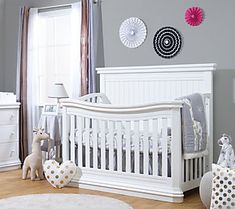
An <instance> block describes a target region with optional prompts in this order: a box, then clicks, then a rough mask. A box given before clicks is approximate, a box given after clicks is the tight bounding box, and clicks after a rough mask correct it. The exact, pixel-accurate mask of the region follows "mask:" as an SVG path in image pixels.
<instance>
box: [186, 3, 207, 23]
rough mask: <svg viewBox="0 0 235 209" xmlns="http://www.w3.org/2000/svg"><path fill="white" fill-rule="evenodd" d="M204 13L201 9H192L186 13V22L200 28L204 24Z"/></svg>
mask: <svg viewBox="0 0 235 209" xmlns="http://www.w3.org/2000/svg"><path fill="white" fill-rule="evenodd" d="M203 17H204V12H203V10H202V9H201V8H200V7H190V8H188V9H187V10H186V12H185V21H186V22H187V23H188V24H189V25H191V26H198V25H200V24H201V23H202V21H203Z"/></svg>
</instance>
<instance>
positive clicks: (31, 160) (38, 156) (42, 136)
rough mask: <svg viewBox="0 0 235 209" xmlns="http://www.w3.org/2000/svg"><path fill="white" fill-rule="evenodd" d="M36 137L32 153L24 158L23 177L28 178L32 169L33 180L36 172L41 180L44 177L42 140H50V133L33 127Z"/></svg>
mask: <svg viewBox="0 0 235 209" xmlns="http://www.w3.org/2000/svg"><path fill="white" fill-rule="evenodd" d="M33 133H34V137H33V143H32V153H31V154H30V155H28V156H27V157H26V158H25V160H24V165H23V174H22V179H27V175H28V171H29V170H30V174H31V180H32V181H34V180H35V179H36V176H37V175H36V172H37V174H38V176H39V178H40V180H42V179H44V176H43V167H42V151H41V141H43V140H48V139H49V135H48V134H46V133H45V132H44V130H43V129H33Z"/></svg>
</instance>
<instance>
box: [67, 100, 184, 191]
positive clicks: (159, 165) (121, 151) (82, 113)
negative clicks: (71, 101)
mask: <svg viewBox="0 0 235 209" xmlns="http://www.w3.org/2000/svg"><path fill="white" fill-rule="evenodd" d="M95 110H96V111H95ZM95 110H94V109H93V108H90V106H88V107H86V108H84V104H83V105H82V106H76V107H75V106H72V105H68V106H66V104H64V107H63V160H73V161H76V163H77V165H78V166H79V167H81V168H85V169H93V170H94V169H95V170H97V172H99V171H109V172H116V173H125V174H127V175H136V176H148V177H149V176H151V177H153V178H158V177H160V178H164V179H165V180H166V179H168V180H169V183H172V184H173V186H175V187H177V188H180V185H181V176H182V173H181V172H182V170H181V163H182V150H181V146H182V145H181V116H180V110H181V105H180V103H174V104H169V103H167V104H165V105H163V104H160V105H157V104H154V105H150V106H147V107H145V108H144V107H139V108H137V107H133V109H130V107H129V108H128V109H127V108H125V109H122V111H121V110H120V109H118V110H119V111H117V109H114V110H113V111H111V110H112V108H111V107H110V108H108V109H107V110H105V109H103V108H102V107H101V109H98V110H100V111H98V110H97V108H96V109H95ZM127 110H129V111H127ZM128 113H129V114H128ZM74 143H76V145H74ZM75 147H77V149H76V151H74V150H75ZM74 152H76V153H75V154H74Z"/></svg>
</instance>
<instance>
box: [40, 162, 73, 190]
mask: <svg viewBox="0 0 235 209" xmlns="http://www.w3.org/2000/svg"><path fill="white" fill-rule="evenodd" d="M43 170H44V173H45V176H46V179H47V181H48V182H49V183H50V184H51V185H52V186H53V187H55V188H62V187H64V186H66V185H67V184H68V183H69V182H70V181H71V179H72V178H73V177H74V176H75V174H76V171H77V167H76V165H75V163H74V162H72V161H65V162H63V163H62V164H61V165H60V164H59V163H58V162H56V161H55V160H47V161H46V162H45V163H44V165H43Z"/></svg>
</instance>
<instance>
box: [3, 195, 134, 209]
mask: <svg viewBox="0 0 235 209" xmlns="http://www.w3.org/2000/svg"><path fill="white" fill-rule="evenodd" d="M0 208H1V209H133V208H132V207H131V206H129V205H128V204H126V203H125V202H122V201H120V200H116V199H113V198H110V197H103V196H97V195H83V194H33V195H25V196H17V197H10V198H6V199H1V200H0Z"/></svg>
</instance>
